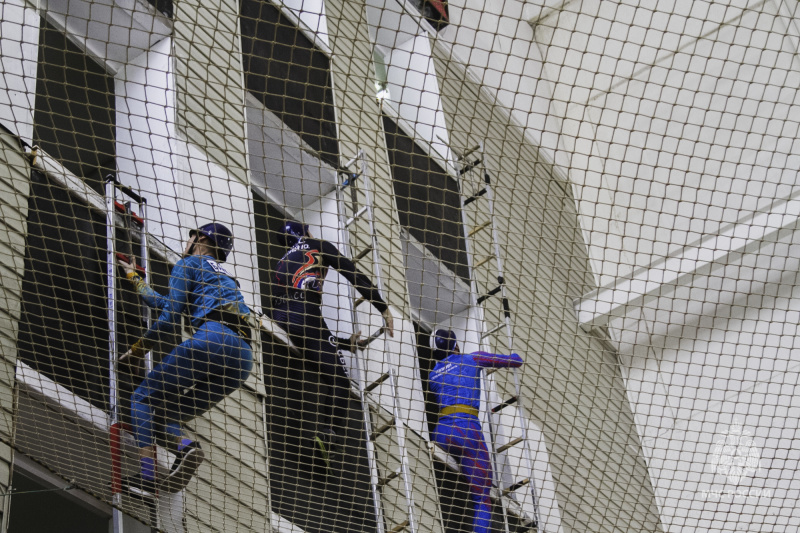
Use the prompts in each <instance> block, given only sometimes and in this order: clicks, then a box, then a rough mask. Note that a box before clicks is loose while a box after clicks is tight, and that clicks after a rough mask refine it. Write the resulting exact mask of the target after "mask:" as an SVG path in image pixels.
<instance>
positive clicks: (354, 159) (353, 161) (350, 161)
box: [342, 154, 361, 168]
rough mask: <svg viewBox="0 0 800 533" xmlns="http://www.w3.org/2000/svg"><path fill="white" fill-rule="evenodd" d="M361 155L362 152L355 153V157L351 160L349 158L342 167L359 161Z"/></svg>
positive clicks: (347, 166)
mask: <svg viewBox="0 0 800 533" xmlns="http://www.w3.org/2000/svg"><path fill="white" fill-rule="evenodd" d="M359 155H361V154H356V155H354V156H353V158H352V159H351V160H349V161H348V162H347V163H345V164H344V167H342V168H350V166H351V165H352V164H353V163H355V162H356V161H358V156H359Z"/></svg>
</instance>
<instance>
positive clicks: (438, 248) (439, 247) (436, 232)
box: [383, 117, 470, 284]
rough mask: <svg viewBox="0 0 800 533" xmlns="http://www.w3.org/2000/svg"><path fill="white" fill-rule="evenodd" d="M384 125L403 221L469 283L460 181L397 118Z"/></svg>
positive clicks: (399, 210) (398, 207) (411, 231)
mask: <svg viewBox="0 0 800 533" xmlns="http://www.w3.org/2000/svg"><path fill="white" fill-rule="evenodd" d="M383 125H384V128H385V132H386V146H387V147H388V149H389V163H390V164H391V166H392V178H393V180H392V181H393V183H394V193H395V197H396V199H397V210H398V215H399V218H400V224H401V225H402V226H403V227H405V228H407V229H408V231H409V232H410V233H411V235H412V236H413V237H414V238H415V239H417V240H418V241H419V242H421V243H422V244H424V245H425V246H426V247H427V248H428V250H430V251H431V253H432V254H433V255H434V256H435V257H436V258H438V259H439V260H440V261H441V262H442V263H444V264H445V266H447V267H448V268H449V269H450V270H451V271H452V272H454V273H455V274H456V275H457V276H458V277H460V278H461V279H462V280H464V281H465V282H466V283H467V284H469V283H470V279H469V267H468V265H467V249H466V242H465V240H464V232H463V223H462V220H461V200H460V198H459V192H458V183H456V181H455V180H454V179H452V178H451V177H450V176H448V175H447V173H446V172H445V171H444V169H442V167H440V166H439V165H437V164H436V163H435V162H434V161H433V159H431V157H430V156H429V155H428V154H427V153H425V151H424V150H423V149H422V148H420V147H419V145H417V143H415V142H414V140H413V139H411V137H409V136H408V135H406V134H405V133H404V132H403V131H402V130H401V129H400V128H399V126H398V125H397V123H396V122H395V121H393V120H392V119H390V118H388V117H384V118H383Z"/></svg>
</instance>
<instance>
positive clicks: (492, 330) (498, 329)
mask: <svg viewBox="0 0 800 533" xmlns="http://www.w3.org/2000/svg"><path fill="white" fill-rule="evenodd" d="M501 329H503V324H500V325H498V326H495V327H493V328H492V329H490V330H489V331H487V332H486V333H484V334H483V335H481V340H483V339H485V338H486V337H488V336H489V335H491V334H492V333H494V332H495V331H500V330H501Z"/></svg>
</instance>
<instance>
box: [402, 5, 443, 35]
mask: <svg viewBox="0 0 800 533" xmlns="http://www.w3.org/2000/svg"><path fill="white" fill-rule="evenodd" d="M411 3H412V4H413V5H414V7H416V8H417V9H418V10H419V12H420V13H421V14H422V16H423V17H425V19H426V20H427V21H428V22H430V24H431V26H433V27H434V29H435V30H436V31H442V30H443V29H444V28H446V27H447V25H448V24H450V16H449V12H448V8H447V0H411Z"/></svg>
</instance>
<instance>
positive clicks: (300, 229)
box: [278, 220, 308, 246]
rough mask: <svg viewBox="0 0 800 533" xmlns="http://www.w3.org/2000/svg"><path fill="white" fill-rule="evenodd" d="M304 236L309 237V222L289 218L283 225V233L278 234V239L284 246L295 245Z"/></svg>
mask: <svg viewBox="0 0 800 533" xmlns="http://www.w3.org/2000/svg"><path fill="white" fill-rule="evenodd" d="M303 237H308V224H303V223H302V222H297V221H296V220H287V221H286V222H285V223H284V225H283V233H281V234H279V235H278V240H279V241H280V242H281V244H282V245H283V246H294V245H295V244H297V241H299V240H300V239H302V238H303Z"/></svg>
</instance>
